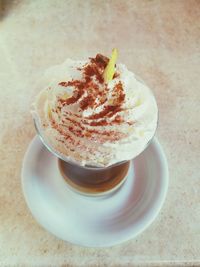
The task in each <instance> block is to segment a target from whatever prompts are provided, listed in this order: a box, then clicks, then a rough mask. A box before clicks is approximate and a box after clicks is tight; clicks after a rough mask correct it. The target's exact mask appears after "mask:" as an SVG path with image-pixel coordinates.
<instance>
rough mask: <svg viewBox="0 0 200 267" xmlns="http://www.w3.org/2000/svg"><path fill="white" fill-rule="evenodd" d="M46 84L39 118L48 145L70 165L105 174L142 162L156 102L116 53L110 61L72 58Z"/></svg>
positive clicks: (38, 100)
mask: <svg viewBox="0 0 200 267" xmlns="http://www.w3.org/2000/svg"><path fill="white" fill-rule="evenodd" d="M114 52H115V53H116V50H115V51H114ZM44 81H45V84H46V85H45V87H44V88H43V90H42V91H41V93H40V94H39V95H38V96H37V98H36V102H35V104H34V109H33V117H34V119H35V121H36V123H37V128H38V131H39V133H40V134H41V136H42V138H43V140H44V142H45V144H46V145H47V146H48V147H50V148H51V150H53V151H54V152H55V153H56V154H57V155H58V157H60V158H62V159H63V160H64V161H65V162H68V163H72V164H76V165H77V166H80V167H81V166H82V167H84V166H86V167H87V166H92V167H94V168H104V170H105V168H108V167H110V166H113V165H115V164H118V163H119V162H121V161H129V160H131V159H132V158H134V157H136V156H137V155H138V154H140V153H141V152H142V151H143V150H144V148H145V147H146V145H147V143H148V142H149V141H150V140H151V139H152V137H153V135H154V133H155V130H156V127H157V119H158V109H157V105H156V101H155V98H154V96H153V94H152V93H151V91H150V89H149V88H148V87H147V86H146V85H145V84H144V83H142V82H140V81H139V80H138V79H137V78H136V77H135V75H134V74H133V73H132V72H130V71H129V70H128V69H127V68H126V66H125V65H123V64H116V62H115V60H114V54H113V55H112V57H111V59H110V60H109V58H107V57H105V56H103V55H101V54H97V55H96V57H94V58H90V59H89V60H87V61H73V60H71V59H68V60H66V61H65V62H64V63H63V64H62V65H59V66H56V67H53V68H51V69H50V70H49V71H48V72H47V73H46V75H45V79H44ZM61 165H62V164H61ZM120 165H121V164H120ZM122 166H123V165H122ZM123 167H124V166H123ZM64 169H65V168H64ZM113 171H114V170H113ZM90 174H91V175H90V176H92V173H90ZM68 175H69V174H68ZM95 177H96V176H95ZM95 177H94V180H95V179H96V178H95ZM68 178H69V177H68ZM82 179H83V178H82ZM102 179H103V177H102Z"/></svg>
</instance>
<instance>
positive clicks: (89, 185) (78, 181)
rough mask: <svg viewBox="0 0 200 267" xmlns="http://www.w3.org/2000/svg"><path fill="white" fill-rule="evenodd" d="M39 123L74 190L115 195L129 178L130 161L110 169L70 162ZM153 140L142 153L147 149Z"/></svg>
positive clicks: (117, 164)
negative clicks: (53, 144)
mask: <svg viewBox="0 0 200 267" xmlns="http://www.w3.org/2000/svg"><path fill="white" fill-rule="evenodd" d="M137 79H138V80H139V81H140V82H142V83H144V82H143V81H142V80H141V79H140V78H138V77H137ZM39 121H40V120H39V118H38V117H37V116H36V115H35V116H34V125H35V128H36V131H37V133H38V135H39V137H40V139H41V141H42V143H43V144H44V146H45V147H46V148H47V149H48V150H49V151H50V152H51V153H53V154H54V155H55V156H56V157H57V158H58V167H59V170H60V173H61V175H62V177H63V178H64V180H65V181H66V182H67V184H68V186H69V187H70V188H71V189H72V190H74V191H76V192H77V193H79V194H82V195H86V196H104V195H107V194H109V193H113V192H114V191H116V190H117V189H118V188H119V187H120V186H121V185H122V184H123V183H124V182H125V180H126V178H127V176H128V171H129V167H130V162H131V161H130V160H129V161H121V162H118V163H116V164H113V165H111V166H109V167H94V166H88V165H86V166H81V165H79V164H78V163H77V162H73V161H70V160H69V159H68V158H67V156H64V155H63V154H61V153H59V152H58V151H56V150H55V149H54V148H53V147H52V146H51V144H49V143H48V142H47V140H46V139H45V137H44V136H43V134H42V129H41V127H40V122H39ZM157 124H158V123H157ZM155 132H156V130H155ZM154 135H155V133H154ZM153 137H154V136H153ZM153 137H152V139H153ZM152 139H151V140H152ZM151 140H149V142H148V143H147V144H146V146H145V147H144V149H143V150H142V151H141V152H140V153H142V152H143V151H144V150H145V149H146V148H147V146H148V145H149V144H150V142H151ZM137 156H138V155H137Z"/></svg>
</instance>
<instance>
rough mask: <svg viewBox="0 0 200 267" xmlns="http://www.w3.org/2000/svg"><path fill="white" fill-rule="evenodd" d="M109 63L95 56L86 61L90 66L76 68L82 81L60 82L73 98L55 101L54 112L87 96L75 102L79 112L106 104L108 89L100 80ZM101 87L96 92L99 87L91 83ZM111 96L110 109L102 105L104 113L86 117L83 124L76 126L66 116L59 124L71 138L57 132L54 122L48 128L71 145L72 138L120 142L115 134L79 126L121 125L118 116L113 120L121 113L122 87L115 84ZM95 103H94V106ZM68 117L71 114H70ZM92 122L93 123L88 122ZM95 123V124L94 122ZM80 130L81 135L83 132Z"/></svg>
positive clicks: (119, 136) (108, 106)
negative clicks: (52, 129)
mask: <svg viewBox="0 0 200 267" xmlns="http://www.w3.org/2000/svg"><path fill="white" fill-rule="evenodd" d="M108 61H109V59H108V58H107V57H105V56H103V55H101V54H97V55H96V57H95V58H90V62H89V63H88V64H86V65H84V66H83V67H82V68H77V69H78V70H80V71H81V70H82V71H83V78H82V80H71V81H67V82H65V81H62V82H60V83H59V85H60V86H64V87H68V86H72V87H74V88H75V89H74V92H73V95H72V96H71V97H69V98H67V99H62V98H59V99H58V106H57V109H56V112H57V113H58V112H61V110H62V107H64V106H65V105H71V104H74V103H76V102H77V101H78V100H79V99H80V98H82V97H83V95H84V93H87V95H86V96H85V97H83V98H82V99H81V101H80V102H79V106H80V109H81V110H85V109H87V108H95V107H98V106H100V105H103V104H104V103H106V101H107V98H106V93H107V92H108V90H109V88H108V87H107V84H104V79H103V72H104V69H105V67H106V66H107V64H108ZM118 76H119V74H118V73H115V74H114V78H116V77H118ZM95 81H97V82H98V83H100V84H102V85H103V87H102V88H103V90H102V88H101V89H100V88H99V85H98V84H97V83H96V82H95ZM113 96H114V103H113V105H105V106H104V109H103V110H102V111H101V112H99V113H96V114H93V115H91V116H89V117H86V118H85V119H84V120H81V121H80V122H77V121H76V120H73V119H71V118H69V115H70V114H67V113H66V117H65V120H62V125H60V126H64V127H66V128H67V129H68V132H70V133H71V134H72V135H69V134H68V133H67V132H66V131H64V130H63V129H61V128H60V127H59V125H56V123H55V121H52V127H53V128H55V129H57V130H58V131H59V132H60V134H61V135H62V136H64V137H65V139H66V140H68V141H69V142H71V143H74V139H73V137H72V136H73V135H75V136H78V137H82V138H83V137H88V138H91V139H95V138H97V137H96V136H100V137H98V138H97V139H98V140H101V142H105V141H106V140H110V141H116V140H119V139H120V138H122V135H121V134H120V133H118V132H117V133H116V132H113V131H103V132H99V131H98V130H94V129H93V130H91V129H90V130H89V129H86V128H85V127H84V126H83V125H90V126H106V125H113V124H121V123H123V122H124V120H123V119H122V118H121V116H120V115H117V116H115V115H116V114H117V113H118V112H120V111H122V110H123V108H122V104H123V102H124V100H125V94H124V90H123V86H122V83H121V82H119V83H118V84H116V85H115V87H114V89H113ZM96 99H98V103H97V102H96ZM71 115H72V114H71ZM73 116H76V117H79V118H81V116H79V115H77V114H73ZM114 116H115V118H114V119H112V120H111V121H110V122H108V121H107V120H106V118H111V117H114ZM91 120H93V121H91ZM96 120H97V121H96ZM83 130H84V132H83Z"/></svg>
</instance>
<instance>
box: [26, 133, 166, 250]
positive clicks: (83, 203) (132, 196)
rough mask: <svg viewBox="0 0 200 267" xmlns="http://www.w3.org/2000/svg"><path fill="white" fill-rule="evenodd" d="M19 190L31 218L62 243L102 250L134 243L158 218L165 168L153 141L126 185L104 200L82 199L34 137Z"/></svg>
mask: <svg viewBox="0 0 200 267" xmlns="http://www.w3.org/2000/svg"><path fill="white" fill-rule="evenodd" d="M22 187H23V192H24V196H25V199H26V202H27V204H28V207H29V209H30V211H31V212H32V214H33V216H34V217H35V219H36V220H37V221H38V222H39V223H40V224H41V225H42V226H43V227H44V228H45V229H47V230H48V231H49V232H51V233H52V234H54V235H56V236H57V237H58V238H60V239H63V240H65V241H68V242H71V243H74V244H78V245H81V246H87V247H107V246H112V245H116V244H119V243H121V242H124V241H127V240H129V239H131V238H134V237H135V236H137V235H138V234H139V233H141V232H142V231H143V230H144V229H145V228H147V227H148V226H149V225H150V224H151V223H152V222H153V220H154V219H155V218H156V216H157V215H158V213H159V211H160V209H161V207H162V205H163V202H164V200H165V196H166V193H167V188H168V166H167V160H166V157H165V155H164V152H163V150H162V148H161V145H160V144H159V142H158V141H157V140H156V139H154V140H153V141H152V143H151V144H150V145H149V146H148V148H147V149H146V150H145V151H144V152H143V153H142V154H141V155H140V156H138V157H137V158H136V159H134V161H132V164H131V168H130V170H129V174H128V178H127V180H126V182H125V183H124V184H123V185H122V186H121V187H120V189H119V190H118V191H117V192H115V193H114V194H112V195H109V196H107V197H104V198H102V197H97V198H92V197H86V196H82V195H79V194H77V193H75V192H73V191H72V190H71V189H69V188H68V186H67V184H66V182H65V181H64V179H63V178H62V176H61V174H60V173H59V170H58V161H57V158H56V157H55V156H53V155H52V154H51V153H50V152H49V151H47V149H46V148H45V147H44V146H43V145H42V143H41V141H40V140H39V138H38V137H35V138H34V139H33V141H32V142H31V144H30V146H29V148H28V150H27V152H26V154H25V157H24V162H23V168H22Z"/></svg>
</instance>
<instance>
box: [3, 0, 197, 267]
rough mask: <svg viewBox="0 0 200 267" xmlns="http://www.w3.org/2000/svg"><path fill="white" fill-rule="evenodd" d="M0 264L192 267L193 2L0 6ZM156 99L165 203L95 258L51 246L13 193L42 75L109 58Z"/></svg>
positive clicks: (90, 252)
mask: <svg viewBox="0 0 200 267" xmlns="http://www.w3.org/2000/svg"><path fill="white" fill-rule="evenodd" d="M0 2H1V13H0V15H1V20H0V51H1V53H0V100H1V104H0V128H1V129H0V142H1V144H0V150H1V153H0V174H1V175H0V222H1V223H0V248H1V249H0V265H1V266H5V265H9V266H11V265H17V266H50V265H51V266H61V265H62V266H127V265H128V266H134V265H136V266H158V265H161V266H168V265H169V264H171V265H174V266H176V265H178V266H183V265H188V266H189V265H192V264H193V265H196V266H199V264H200V223H199V222H200V194H199V188H200V175H199V165H200V162H199V158H200V152H199V151H200V140H199V136H200V134H199V125H200V115H199V114H200V105H199V100H200V79H199V77H200V71H199V67H200V16H199V14H200V1H192V0H191V1H190V0H188V1H187V0H185V1H184V0H183V1H181V0H180V1H178V0H175V1H171V0H166V1H159V0H157V1H156V0H151V1H150V0H149V1H147V0H146V1H139V0H136V1H122V0H121V1H118V0H115V1H114V0H111V1H95V0H94V1H81V0H79V1H64V0H63V1H58V0H57V1H55V0H51V1H47V0H43V1H39V0H36V1H0ZM113 47H118V49H119V53H120V58H119V61H121V62H123V63H125V64H126V65H127V66H128V68H129V69H131V70H132V71H134V72H135V73H136V74H137V75H139V76H141V77H142V78H143V80H145V81H146V83H147V84H148V85H149V86H150V87H151V88H152V90H153V92H154V93H155V95H156V98H157V102H158V106H159V111H160V118H159V128H158V132H157V137H158V138H159V141H160V142H161V144H162V146H163V148H164V150H165V152H166V155H167V158H168V162H169V173H170V184H169V191H168V195H167V199H166V202H165V204H164V206H163V208H162V211H161V212H160V214H159V216H158V217H157V218H156V220H155V221H154V223H153V224H152V225H151V226H150V227H149V228H148V229H147V230H146V231H144V232H143V233H142V234H140V235H139V236H138V237H137V238H136V239H134V240H131V241H129V242H126V243H124V244H121V245H118V246H115V247H112V248H105V249H103V248H102V249H93V248H90V249H89V248H82V247H78V246H75V245H71V244H68V243H67V242H63V241H60V240H58V239H57V238H56V237H54V236H52V235H51V234H50V233H48V232H46V231H45V230H44V229H43V228H42V227H40V226H39V225H38V224H37V222H36V221H35V220H34V219H33V217H32V215H31V214H30V212H29V210H28V208H27V206H26V203H25V201H24V198H23V195H22V189H21V177H20V176H21V167H22V160H23V156H24V153H25V151H26V149H27V146H28V144H29V143H30V141H31V139H32V138H33V136H34V135H35V130H34V127H33V123H32V119H31V115H30V112H29V110H30V104H31V102H32V100H33V97H34V96H35V94H36V89H35V88H36V86H35V85H36V84H37V80H38V79H39V77H41V75H42V74H43V72H44V70H45V69H46V68H48V67H49V66H51V65H54V64H59V63H61V62H62V61H64V60H65V59H66V58H68V57H71V58H74V59H79V58H85V57H88V56H93V55H95V54H96V53H98V52H101V53H104V54H106V55H109V54H110V52H111V49H112V48H113Z"/></svg>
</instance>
